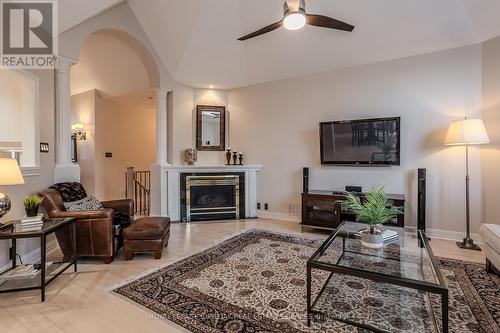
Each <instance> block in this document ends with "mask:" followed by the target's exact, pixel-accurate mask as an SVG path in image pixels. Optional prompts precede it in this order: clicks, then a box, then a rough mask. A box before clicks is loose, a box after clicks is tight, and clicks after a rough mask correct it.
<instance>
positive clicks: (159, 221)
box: [123, 217, 170, 260]
mask: <svg viewBox="0 0 500 333" xmlns="http://www.w3.org/2000/svg"><path fill="white" fill-rule="evenodd" d="M169 237H170V219H169V218H168V217H143V218H139V219H137V220H135V221H134V222H132V224H131V225H130V226H128V227H127V228H125V229H123V256H124V258H125V260H132V258H133V257H134V253H139V252H153V253H154V256H155V259H161V251H162V250H163V248H164V247H165V246H167V244H168V239H169Z"/></svg>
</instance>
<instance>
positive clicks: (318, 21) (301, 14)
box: [238, 0, 354, 41]
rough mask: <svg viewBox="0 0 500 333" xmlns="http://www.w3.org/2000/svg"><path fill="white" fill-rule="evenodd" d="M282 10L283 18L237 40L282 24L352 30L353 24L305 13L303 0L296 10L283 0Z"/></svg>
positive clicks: (271, 29)
mask: <svg viewBox="0 0 500 333" xmlns="http://www.w3.org/2000/svg"><path fill="white" fill-rule="evenodd" d="M283 12H284V14H283V19H282V20H281V21H278V22H276V23H273V24H270V25H268V26H267V27H264V28H262V29H259V30H257V31H255V32H252V33H251V34H248V35H246V36H243V37H241V38H238V40H241V41H244V40H247V39H250V38H253V37H257V36H260V35H263V34H266V33H268V32H271V31H273V30H276V29H278V28H280V27H281V26H284V27H285V28H286V29H288V30H299V29H302V28H303V27H304V26H305V25H306V24H309V25H314V26H316V27H321V28H329V29H336V30H343V31H349V32H351V31H353V30H354V26H353V25H350V24H347V23H345V22H342V21H339V20H336V19H333V18H331V17H328V16H323V15H316V14H307V13H306V2H305V0H300V4H299V8H298V10H296V11H292V10H290V7H289V6H288V2H287V1H285V4H284V5H283Z"/></svg>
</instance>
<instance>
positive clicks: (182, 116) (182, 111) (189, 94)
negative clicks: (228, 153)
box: [169, 84, 231, 165]
mask: <svg viewBox="0 0 500 333" xmlns="http://www.w3.org/2000/svg"><path fill="white" fill-rule="evenodd" d="M197 105H214V106H225V107H226V108H227V107H228V92H227V91H225V90H214V89H193V88H190V87H186V86H184V85H181V84H176V85H175V87H174V93H173V115H172V119H171V120H172V123H173V126H172V128H171V130H172V133H173V135H172V140H173V142H172V144H171V145H170V147H169V149H171V150H172V162H173V164H174V165H182V164H184V150H185V149H187V148H196V121H195V119H196V106H197ZM230 121H231V120H230V112H229V114H228V115H227V118H226V129H227V128H228V126H229V125H228V124H229V123H230ZM226 132H227V130H226ZM229 139H230V137H229V134H228V133H227V134H226V146H228V145H229V144H230V141H229ZM224 161H225V159H224V152H213V151H200V152H198V162H197V163H196V164H197V165H218V164H224Z"/></svg>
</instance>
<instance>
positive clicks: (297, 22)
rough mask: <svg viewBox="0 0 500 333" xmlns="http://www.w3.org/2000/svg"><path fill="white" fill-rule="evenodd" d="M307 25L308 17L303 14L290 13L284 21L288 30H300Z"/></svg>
mask: <svg viewBox="0 0 500 333" xmlns="http://www.w3.org/2000/svg"><path fill="white" fill-rule="evenodd" d="M305 25H306V16H305V15H304V13H302V12H295V13H289V14H287V15H286V16H285V18H284V19H283V26H284V27H285V29H288V30H300V29H302V28H303V27H304V26H305Z"/></svg>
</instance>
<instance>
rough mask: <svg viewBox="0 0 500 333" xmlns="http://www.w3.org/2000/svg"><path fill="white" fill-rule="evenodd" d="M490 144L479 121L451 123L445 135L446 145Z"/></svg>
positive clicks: (467, 120) (470, 120) (466, 120)
mask: <svg viewBox="0 0 500 333" xmlns="http://www.w3.org/2000/svg"><path fill="white" fill-rule="evenodd" d="M486 143H490V139H489V138H488V133H486V128H485V127H484V124H483V121H482V120H481V119H465V120H457V121H452V122H451V123H450V126H449V127H448V133H447V134H446V139H445V144H446V145H481V144H486Z"/></svg>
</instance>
